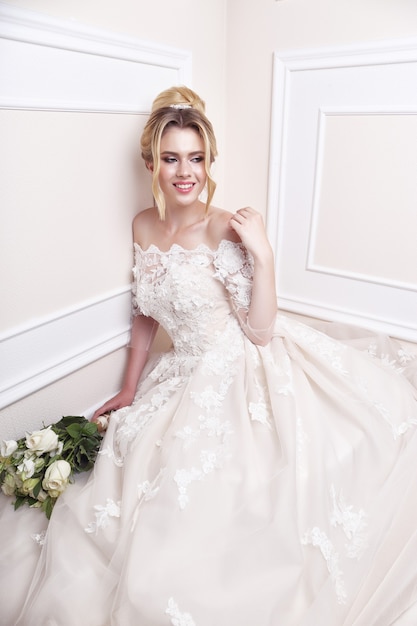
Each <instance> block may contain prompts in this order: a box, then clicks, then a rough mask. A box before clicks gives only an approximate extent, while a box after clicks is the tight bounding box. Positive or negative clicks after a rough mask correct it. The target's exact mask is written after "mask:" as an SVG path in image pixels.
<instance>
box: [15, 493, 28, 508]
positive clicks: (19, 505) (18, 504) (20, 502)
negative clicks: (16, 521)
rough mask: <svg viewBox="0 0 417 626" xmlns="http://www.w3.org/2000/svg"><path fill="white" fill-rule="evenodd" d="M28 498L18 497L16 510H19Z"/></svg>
mask: <svg viewBox="0 0 417 626" xmlns="http://www.w3.org/2000/svg"><path fill="white" fill-rule="evenodd" d="M25 501H26V498H25V497H24V496H22V497H20V498H16V500H15V503H14V510H15V511H17V509H20V507H21V506H22V505H23V504H24V503H25Z"/></svg>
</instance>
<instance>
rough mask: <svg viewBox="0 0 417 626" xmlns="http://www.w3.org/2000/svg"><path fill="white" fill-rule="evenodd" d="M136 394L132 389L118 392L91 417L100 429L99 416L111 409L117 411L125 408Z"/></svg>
mask: <svg viewBox="0 0 417 626" xmlns="http://www.w3.org/2000/svg"><path fill="white" fill-rule="evenodd" d="M134 397H135V394H134V393H133V394H132V392H131V391H125V390H123V389H122V390H121V391H119V393H118V394H116V395H115V396H114V397H113V398H111V399H110V400H107V402H105V403H104V404H103V406H101V407H100V408H99V409H97V410H96V411H95V413H94V415H93V417H92V418H91V421H92V422H96V423H97V424H98V426H99V430H100V422H99V421H98V419H99V417H100V416H101V415H103V414H104V413H110V412H111V411H117V410H118V409H121V408H123V407H124V406H130V405H131V404H132V402H133V400H134ZM102 429H103V428H101V430H102Z"/></svg>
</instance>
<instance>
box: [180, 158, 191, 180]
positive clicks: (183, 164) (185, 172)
mask: <svg viewBox="0 0 417 626" xmlns="http://www.w3.org/2000/svg"><path fill="white" fill-rule="evenodd" d="M177 175H178V176H181V177H183V178H184V177H185V176H189V175H190V171H189V165H188V161H187V159H180V160H179V161H178V167H177Z"/></svg>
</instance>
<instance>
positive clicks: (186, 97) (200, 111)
mask: <svg viewBox="0 0 417 626" xmlns="http://www.w3.org/2000/svg"><path fill="white" fill-rule="evenodd" d="M170 126H178V127H179V128H192V129H193V130H195V131H196V132H197V133H198V135H199V136H200V137H201V139H202V140H203V142H204V152H205V160H204V165H205V170H206V175H207V183H206V184H207V200H206V212H207V211H208V209H209V206H210V203H211V201H212V199H213V196H214V192H215V189H216V183H215V182H214V180H213V178H212V176H211V172H210V166H211V164H212V163H213V162H214V159H215V158H216V156H217V146H216V137H215V135H214V131H213V127H212V125H211V122H210V121H209V120H208V118H207V117H206V114H205V103H204V102H203V100H201V98H200V97H199V96H198V95H197V94H196V93H195V92H194V91H192V90H191V89H189V88H188V87H171V88H170V89H166V90H165V91H163V92H162V93H160V94H159V95H158V96H157V97H156V98H155V100H154V101H153V104H152V110H151V115H150V117H149V119H148V121H147V123H146V125H145V128H144V130H143V133H142V138H141V149H142V158H143V159H144V161H145V163H146V164H147V165H153V171H152V192H153V196H154V198H155V202H156V206H157V208H158V212H159V217H160V218H161V220H164V219H165V208H166V206H165V198H164V194H163V193H162V190H161V188H160V186H159V180H158V179H159V171H160V167H161V157H160V155H161V139H162V136H163V134H164V132H165V131H166V130H167V128H169V127H170Z"/></svg>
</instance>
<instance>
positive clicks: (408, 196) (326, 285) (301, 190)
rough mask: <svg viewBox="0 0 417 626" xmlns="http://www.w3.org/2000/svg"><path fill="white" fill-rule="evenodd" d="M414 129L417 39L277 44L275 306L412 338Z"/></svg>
mask: <svg viewBox="0 0 417 626" xmlns="http://www.w3.org/2000/svg"><path fill="white" fill-rule="evenodd" d="M416 139H417V40H412V41H410V40H406V41H399V42H396V41H394V42H393V41H386V42H378V43H376V44H369V45H361V46H351V47H345V48H332V49H328V48H326V49H317V50H302V51H283V52H279V51H277V52H276V53H275V56H274V76H273V103H272V124H271V158H270V172H269V201H268V214H267V216H268V219H267V227H268V234H269V236H270V239H271V241H272V242H273V244H274V246H275V250H276V269H277V289H278V298H279V305H280V307H281V308H282V309H285V310H288V311H292V312H295V313H300V314H303V315H309V316H313V317H318V318H322V319H330V320H335V321H341V322H347V323H352V324H355V325H359V326H363V327H367V328H370V329H372V330H375V331H378V332H379V331H381V332H384V333H388V334H390V335H392V336H397V337H400V338H403V339H405V340H409V341H414V342H415V341H417V246H416V244H415V242H416V241H417V237H416V233H417V211H416V207H417V188H416V185H415V176H416V175H415V172H416V167H417V156H416V150H415V145H416V141H415V140H416Z"/></svg>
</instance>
